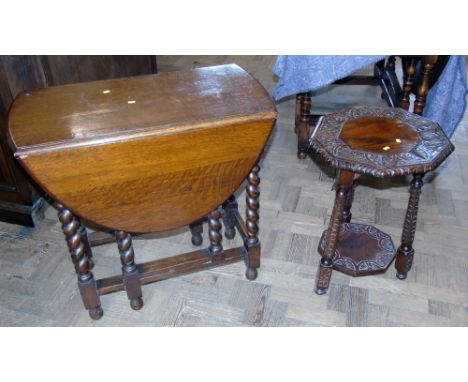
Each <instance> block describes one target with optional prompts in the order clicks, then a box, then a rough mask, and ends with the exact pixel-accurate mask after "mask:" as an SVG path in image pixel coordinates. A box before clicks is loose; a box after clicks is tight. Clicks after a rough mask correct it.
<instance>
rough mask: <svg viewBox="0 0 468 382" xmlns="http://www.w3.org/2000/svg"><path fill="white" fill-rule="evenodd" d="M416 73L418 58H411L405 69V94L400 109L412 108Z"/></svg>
mask: <svg viewBox="0 0 468 382" xmlns="http://www.w3.org/2000/svg"><path fill="white" fill-rule="evenodd" d="M415 73H416V58H415V57H411V58H410V59H409V63H408V65H407V66H406V68H405V76H404V83H403V94H402V96H401V100H400V107H401V108H403V109H405V110H409V107H410V94H411V89H412V87H413V83H414V74H415Z"/></svg>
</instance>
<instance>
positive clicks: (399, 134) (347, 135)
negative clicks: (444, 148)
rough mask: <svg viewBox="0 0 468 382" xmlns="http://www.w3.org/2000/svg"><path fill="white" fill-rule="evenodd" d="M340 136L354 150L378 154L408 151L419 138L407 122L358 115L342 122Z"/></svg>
mask: <svg viewBox="0 0 468 382" xmlns="http://www.w3.org/2000/svg"><path fill="white" fill-rule="evenodd" d="M340 138H341V139H342V140H343V141H344V142H345V143H346V144H347V145H348V146H349V147H351V148H353V149H355V150H363V151H370V152H374V153H379V154H393V153H403V152H408V151H411V149H413V147H414V146H416V145H417V144H418V143H419V142H420V141H421V139H420V138H419V136H418V134H417V133H416V131H414V129H413V128H412V127H411V126H409V125H408V124H407V123H405V122H402V121H398V120H396V119H394V118H388V117H377V116H371V117H360V118H356V119H353V120H351V121H347V122H345V123H344V124H343V129H342V130H341V133H340Z"/></svg>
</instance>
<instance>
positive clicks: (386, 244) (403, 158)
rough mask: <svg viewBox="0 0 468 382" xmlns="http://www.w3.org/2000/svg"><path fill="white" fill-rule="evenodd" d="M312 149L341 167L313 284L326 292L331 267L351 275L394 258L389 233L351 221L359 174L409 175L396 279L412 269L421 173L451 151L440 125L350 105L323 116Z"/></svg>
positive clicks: (367, 271)
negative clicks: (408, 193) (407, 197)
mask: <svg viewBox="0 0 468 382" xmlns="http://www.w3.org/2000/svg"><path fill="white" fill-rule="evenodd" d="M311 145H312V147H313V148H314V149H315V150H316V151H317V152H318V153H320V154H321V155H322V156H323V157H324V159H325V160H327V161H328V162H330V163H331V164H332V165H333V166H334V167H336V168H338V169H339V170H340V173H339V177H338V180H337V182H336V197H335V204H334V206H333V211H332V214H331V217H330V223H329V227H328V229H327V230H326V231H325V232H324V233H323V234H322V237H321V240H320V243H319V247H318V252H319V254H321V256H322V258H321V259H320V263H319V268H318V273H317V278H316V288H315V291H316V293H317V294H324V293H326V292H327V290H328V287H329V285H330V279H331V276H332V269H336V270H339V271H341V272H344V273H347V274H349V275H351V276H363V275H370V274H374V273H379V272H384V271H385V270H386V269H387V268H388V267H389V265H390V264H391V262H392V261H393V259H394V258H395V247H394V245H393V241H392V239H391V237H390V236H389V235H387V234H385V233H384V232H381V231H380V230H378V229H377V228H375V227H373V226H370V225H365V224H354V223H350V221H351V216H352V214H351V207H352V202H353V194H354V185H355V183H354V181H355V180H356V179H357V177H358V176H360V175H361V174H366V175H373V176H380V177H384V176H389V177H391V176H397V175H404V174H413V175H414V179H413V182H412V184H411V188H410V199H409V203H408V208H407V211H406V217H405V222H404V226H403V234H402V239H401V245H400V247H399V248H398V251H397V254H396V256H397V261H396V263H395V267H396V269H397V277H398V278H399V279H405V278H406V275H407V273H408V271H409V270H410V269H411V265H412V261H413V256H414V249H413V247H412V244H413V240H414V235H415V231H416V220H417V212H418V204H419V196H420V193H421V188H422V184H423V182H422V177H423V174H424V173H425V172H427V171H430V170H433V169H435V168H436V167H437V166H438V165H439V164H440V163H442V161H444V160H445V158H446V157H447V156H448V155H450V153H451V152H452V151H453V150H454V147H453V145H452V143H451V142H450V141H449V140H448V138H447V137H446V136H445V134H444V132H443V130H442V129H441V127H440V126H439V125H438V124H436V123H433V122H432V121H430V120H428V119H425V118H422V117H420V116H418V115H416V114H412V113H409V112H407V111H405V110H403V109H395V108H393V109H392V108H377V107H373V108H370V107H365V106H363V107H354V108H348V109H345V110H342V111H340V112H337V113H333V114H329V115H327V116H325V117H324V118H323V119H322V120H321V123H320V124H319V125H318V126H317V128H316V129H315V131H314V135H313V136H312V138H311Z"/></svg>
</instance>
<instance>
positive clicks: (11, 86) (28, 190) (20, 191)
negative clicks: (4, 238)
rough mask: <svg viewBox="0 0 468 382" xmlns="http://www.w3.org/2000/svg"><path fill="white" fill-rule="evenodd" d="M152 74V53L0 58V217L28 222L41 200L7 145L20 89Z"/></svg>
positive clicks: (37, 212)
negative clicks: (9, 120) (9, 123)
mask: <svg viewBox="0 0 468 382" xmlns="http://www.w3.org/2000/svg"><path fill="white" fill-rule="evenodd" d="M151 73H156V57H155V56H123V55H121V56H26V55H24V56H0V116H1V117H2V118H0V220H3V221H8V222H12V223H18V224H22V225H29V226H33V225H35V224H36V223H37V222H38V221H39V220H40V218H41V216H42V213H41V211H42V208H41V207H42V206H43V204H44V203H43V201H44V199H43V198H42V197H40V194H39V193H38V192H36V189H35V188H34V187H33V185H32V184H31V180H30V178H29V177H28V176H27V174H25V172H24V171H23V169H22V168H21V166H20V165H19V163H18V162H17V161H16V160H14V158H13V154H12V152H11V149H10V148H9V147H8V143H7V126H6V125H7V123H6V122H7V114H8V111H9V110H10V106H11V104H12V103H13V101H14V99H15V98H16V96H17V95H18V94H19V93H21V92H22V91H24V90H31V89H37V88H45V87H49V86H56V85H62V84H68V83H76V82H83V81H96V80H103V79H108V78H117V77H123V76H136V75H142V74H151Z"/></svg>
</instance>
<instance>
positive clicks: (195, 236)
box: [189, 219, 203, 247]
mask: <svg viewBox="0 0 468 382" xmlns="http://www.w3.org/2000/svg"><path fill="white" fill-rule="evenodd" d="M189 227H190V232H191V233H192V244H193V245H195V246H197V247H199V246H200V245H202V243H203V219H199V220H197V221H195V222H193V223H192V224H190V225H189Z"/></svg>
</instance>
